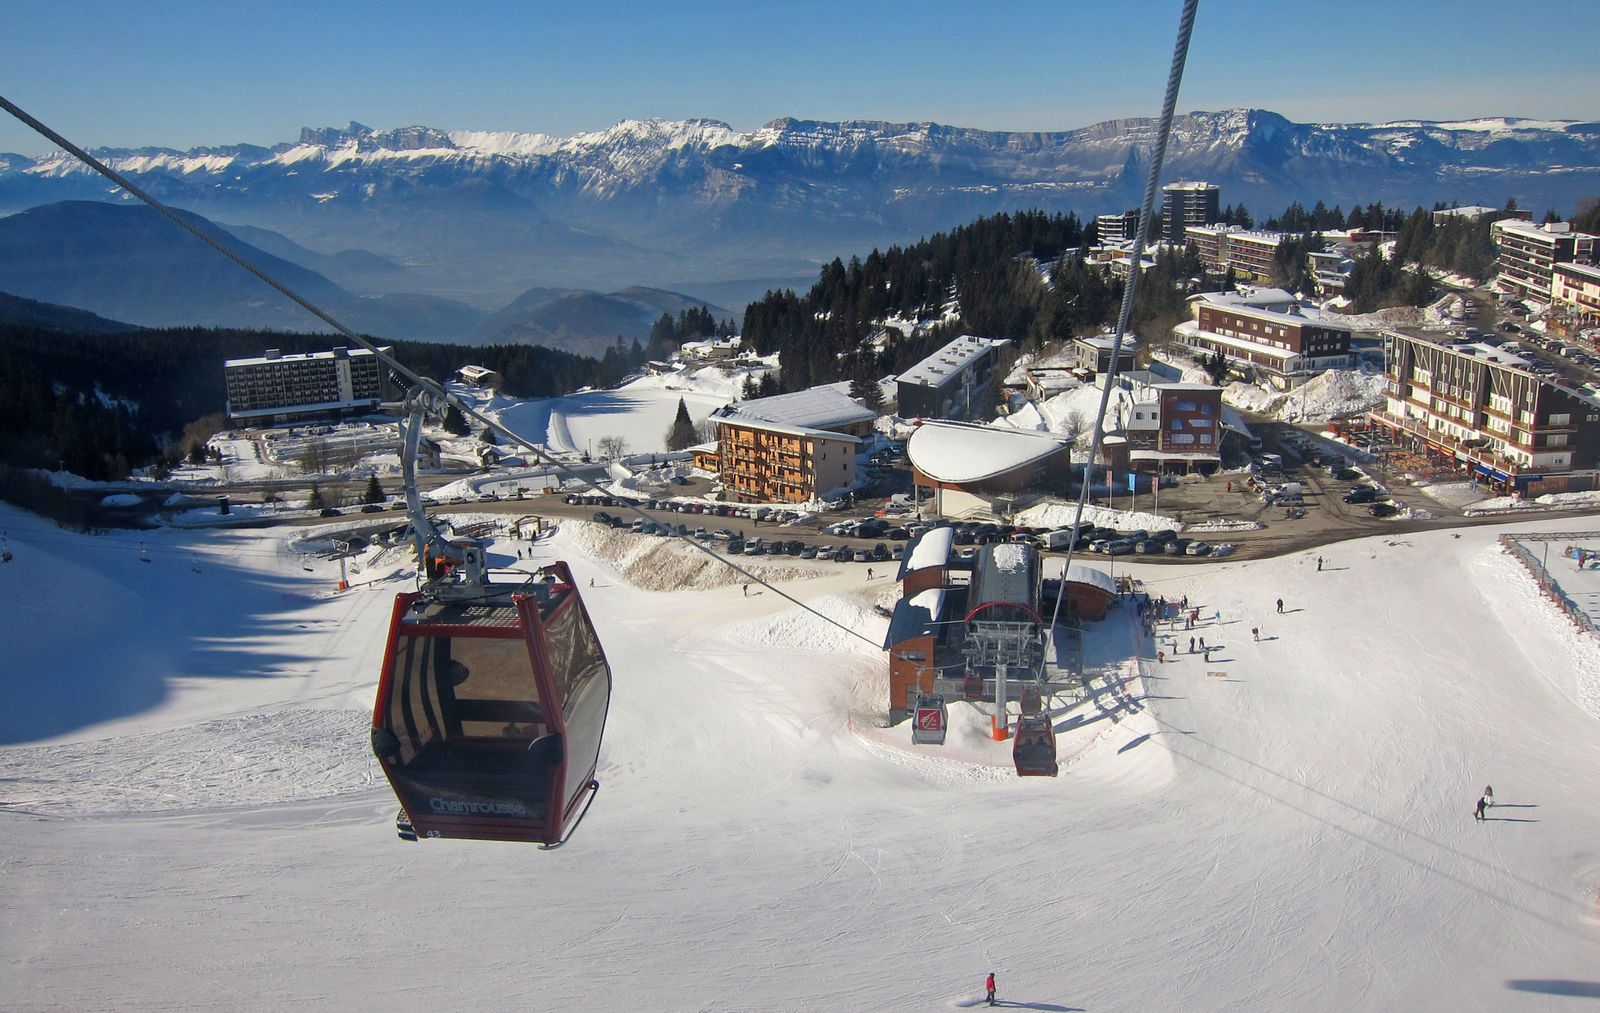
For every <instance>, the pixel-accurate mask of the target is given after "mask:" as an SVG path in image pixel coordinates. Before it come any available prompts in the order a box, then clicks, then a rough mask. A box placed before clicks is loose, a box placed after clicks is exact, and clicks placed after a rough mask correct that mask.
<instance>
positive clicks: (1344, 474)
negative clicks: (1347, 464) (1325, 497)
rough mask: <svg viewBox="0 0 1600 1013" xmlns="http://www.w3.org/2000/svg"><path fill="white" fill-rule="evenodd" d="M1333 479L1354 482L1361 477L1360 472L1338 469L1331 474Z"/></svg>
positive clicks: (1352, 469) (1350, 469)
mask: <svg viewBox="0 0 1600 1013" xmlns="http://www.w3.org/2000/svg"><path fill="white" fill-rule="evenodd" d="M1333 477H1334V478H1336V479H1338V480H1339V481H1341V482H1354V481H1356V480H1357V479H1359V478H1360V477H1361V472H1359V471H1357V470H1355V469H1354V468H1340V469H1339V470H1337V471H1335V472H1334V473H1333Z"/></svg>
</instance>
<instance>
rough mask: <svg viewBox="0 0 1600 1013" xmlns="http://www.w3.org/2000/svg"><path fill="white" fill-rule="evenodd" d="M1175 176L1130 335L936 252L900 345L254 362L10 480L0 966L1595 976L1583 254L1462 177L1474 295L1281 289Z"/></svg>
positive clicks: (378, 981) (479, 985)
mask: <svg viewBox="0 0 1600 1013" xmlns="http://www.w3.org/2000/svg"><path fill="white" fill-rule="evenodd" d="M1166 198H1167V207H1166V210H1165V214H1164V215H1163V218H1162V221H1163V222H1164V226H1163V227H1164V228H1165V229H1167V230H1168V233H1167V235H1166V237H1165V238H1166V239H1167V240H1170V242H1171V245H1170V246H1168V247H1162V246H1159V245H1158V246H1155V247H1152V249H1154V250H1156V251H1157V253H1156V256H1158V257H1168V256H1171V255H1173V254H1172V252H1171V251H1176V250H1178V249H1180V248H1187V249H1188V250H1189V251H1190V252H1191V253H1197V255H1198V257H1199V260H1200V264H1199V273H1197V274H1196V275H1195V276H1194V277H1193V278H1192V279H1188V280H1184V281H1182V282H1181V284H1180V285H1179V292H1178V294H1177V299H1176V305H1179V306H1181V307H1182V309H1181V313H1180V315H1179V317H1178V318H1177V319H1176V320H1173V321H1169V322H1168V323H1166V324H1165V325H1164V329H1163V330H1162V331H1161V332H1160V333H1148V332H1147V333H1126V334H1123V335H1122V336H1121V337H1120V338H1119V337H1118V336H1117V334H1116V332H1115V329H1114V328H1113V329H1110V330H1096V329H1090V330H1089V331H1088V332H1087V333H1084V334H1083V335H1082V336H1079V337H1076V338H1069V339H1060V340H1050V341H1044V342H1038V341H1031V340H1024V336H1023V335H1019V334H1010V335H1007V334H992V333H991V334H976V333H970V332H965V331H955V332H953V333H944V334H942V335H941V334H940V331H939V328H940V327H941V325H942V324H943V322H945V321H949V320H955V319H959V318H961V317H962V316H963V314H964V312H965V311H964V310H963V309H962V307H961V306H960V305H959V298H960V293H959V292H957V291H953V292H950V293H948V294H947V296H946V299H947V300H949V301H947V302H946V303H945V304H944V305H943V306H939V307H935V312H932V313H930V314H929V315H927V316H923V317H918V318H908V317H905V316H903V315H897V314H886V315H885V316H883V317H882V318H881V319H880V320H879V321H878V322H877V324H876V326H875V327H874V328H872V329H871V330H870V331H869V332H868V333H867V334H866V335H865V339H864V340H865V344H866V347H867V348H868V349H873V348H876V349H878V350H879V351H883V350H885V349H889V348H893V347H895V346H897V345H899V344H900V343H905V342H913V341H918V340H922V341H924V343H925V347H926V349H927V351H926V352H925V354H923V355H922V357H921V358H919V359H917V360H916V361H914V362H912V363H910V364H909V365H908V366H906V367H905V368H902V369H900V370H898V371H896V372H893V373H887V374H885V373H874V372H867V371H860V372H857V373H856V378H855V379H847V380H836V381H823V382H818V383H815V384H810V385H804V386H794V385H790V384H782V383H780V380H781V377H782V374H783V373H784V372H785V371H786V370H788V369H791V368H795V367H792V366H791V365H790V362H791V360H790V359H789V358H788V354H787V353H786V352H785V353H780V352H777V351H773V350H771V349H770V348H769V349H767V350H763V349H761V348H759V347H757V344H758V343H757V342H756V341H754V340H752V339H751V338H750V336H749V335H748V334H743V333H738V329H737V328H734V327H732V326H715V327H713V326H707V327H705V328H703V329H702V332H701V333H698V334H693V335H691V336H688V337H686V338H684V339H683V340H681V341H679V342H678V343H677V345H676V346H675V347H673V348H671V349H666V350H662V351H658V353H657V357H655V358H647V359H642V360H641V361H640V362H639V363H638V364H637V365H636V366H634V367H633V368H632V369H631V372H630V373H629V375H627V376H625V377H623V378H622V379H621V380H620V381H619V382H616V383H614V384H611V385H606V386H603V387H598V386H590V387H586V388H583V389H577V390H572V391H570V392H566V393H559V394H554V395H549V396H534V397H528V396H518V395H514V394H511V393H508V392H507V391H506V390H505V389H504V386H505V383H504V379H503V377H502V375H501V373H500V372H499V370H497V369H496V368H494V366H493V365H492V364H485V363H484V362H481V361H479V362H473V361H459V362H456V363H454V364H453V365H452V366H451V367H450V368H451V369H452V370H453V372H451V373H450V374H449V375H448V376H443V377H438V379H441V380H444V381H445V383H444V384H443V385H442V386H439V387H438V388H437V390H438V394H437V395H430V394H429V393H428V391H429V390H430V389H433V388H430V387H428V386H427V385H426V384H424V386H422V387H418V386H417V385H416V384H415V383H413V382H411V381H410V380H409V379H408V378H407V377H405V376H403V375H401V374H399V373H397V372H396V371H395V369H394V368H391V366H390V365H388V364H387V361H386V357H389V356H391V355H394V356H396V357H397V361H400V362H403V361H404V360H403V357H402V356H400V355H399V353H397V352H395V349H394V347H393V346H391V345H387V344H385V345H381V346H375V348H374V349H373V350H369V349H367V348H362V347H352V346H350V345H349V344H347V343H345V342H344V341H342V340H338V339H333V340H322V341H321V347H310V348H307V349H306V350H301V351H295V350H286V349H285V348H280V347H267V346H265V345H262V346H261V347H259V348H256V349H254V350H252V351H251V352H250V354H241V355H236V356H233V357H228V358H221V357H219V358H216V359H214V360H213V361H212V362H211V365H210V367H209V368H211V369H212V370H214V371H215V372H216V373H218V374H221V382H222V384H223V386H224V387H225V390H226V404H227V408H226V417H225V418H224V419H223V420H222V421H221V422H220V423H219V424H218V425H217V426H215V427H214V428H213V429H212V431H210V432H209V433H207V434H204V435H203V436H202V437H201V438H200V439H199V441H198V442H197V443H196V444H195V445H194V447H193V449H192V451H191V452H190V453H189V454H188V455H187V456H186V458H185V459H184V460H181V461H178V462H176V463H175V464H173V465H172V466H170V467H164V468H159V469H150V470H147V471H145V472H142V473H135V474H132V475H129V476H128V477H126V478H114V479H109V480H99V481H90V480H88V479H86V478H82V477H75V476H74V475H72V474H70V473H68V472H67V471H65V470H54V471H52V470H49V469H46V470H44V471H41V472H39V473H38V474H40V475H43V476H45V477H46V478H48V480H49V486H50V488H51V489H53V490H54V492H52V493H51V497H54V498H53V499H52V498H48V497H47V498H46V499H47V500H48V503H53V504H55V505H54V506H48V507H40V508H39V509H41V510H43V511H44V513H38V512H31V511H30V510H26V509H23V508H22V507H19V506H10V505H7V506H4V507H0V511H3V512H0V529H3V532H4V560H5V562H4V564H3V565H0V593H3V595H4V601H5V610H6V614H7V616H8V617H9V621H8V623H7V627H6V638H5V641H6V650H5V657H6V662H5V665H4V669H5V673H6V675H5V678H4V685H5V687H6V689H7V694H8V700H9V705H8V706H7V707H6V708H4V710H3V711H0V840H3V842H4V847H3V848H0V870H3V873H4V883H5V898H6V899H5V902H4V908H5V911H6V915H7V917H6V924H7V925H8V929H7V930H6V931H5V932H3V933H0V954H3V956H4V966H5V968H6V973H5V974H4V975H3V976H0V1005H3V1006H4V1007H5V1008H7V1009H16V1010H22V1009H166V1008H195V1007H198V1008H208V1009H219V1008H245V1007H250V1008H258V1007H265V1008H282V1007H290V1006H306V1005H310V1006H316V1007H324V1008H339V1009H378V1008H387V1007H390V1006H393V1005H396V1004H399V1005H407V1004H415V1003H423V1004H426V1005H429V1006H436V1007H441V1008H447V1009H455V1008H537V1009H567V1008H571V1009H595V1010H601V1009H606V1010H612V1009H816V1008H821V1007H824V1006H826V1007H833V1008H846V1009H942V1008H951V1007H962V1006H971V1005H975V1004H978V1003H981V1002H983V1001H985V999H984V998H982V997H985V996H987V995H988V994H992V993H994V992H998V997H999V998H998V1001H999V1002H1000V1004H1001V1005H1005V1006H1010V1007H1013V1008H1019V1009H1039V1010H1068V1009H1236V1008H1251V1009H1282V1010H1291V1009H1293V1010H1299V1009H1306V1010H1311V1009H1347V1008H1355V1009H1418V1010H1422V1009H1428V1010H1447V1009H1449V1010H1454V1009H1506V1010H1520V1009H1540V1010H1543V1009H1558V1008H1561V1009H1564V1008H1577V1007H1576V1006H1570V1005H1569V1004H1571V1003H1574V1002H1577V1003H1578V1004H1579V1005H1582V1001H1583V1000H1585V999H1587V1000H1589V1001H1590V1002H1592V1001H1593V1000H1594V999H1595V998H1596V997H1597V996H1600V804H1597V802H1596V800H1597V799H1600V734H1597V732H1600V725H1597V722H1600V639H1597V633H1596V629H1595V625H1596V623H1597V622H1600V525H1597V524H1596V523H1595V521H1594V508H1595V503H1596V500H1597V498H1600V485H1597V481H1596V476H1597V472H1600V461H1597V453H1600V396H1597V392H1600V378H1597V376H1596V374H1595V373H1594V372H1593V371H1592V368H1593V367H1595V366H1600V351H1596V349H1595V338H1596V335H1597V333H1600V331H1597V330H1596V329H1595V327H1596V325H1597V324H1600V319H1597V317H1596V314H1597V313H1600V302H1597V301H1596V295H1595V293H1596V285H1597V283H1600V282H1597V276H1596V273H1595V272H1596V270H1597V269H1596V268H1595V267H1594V266H1592V263H1593V259H1594V258H1593V239H1592V237H1590V236H1588V235H1584V234H1577V233H1573V232H1571V231H1564V230H1563V229H1562V228H1558V227H1555V226H1551V225H1534V224H1532V223H1531V222H1529V221H1527V220H1526V216H1517V215H1514V214H1510V213H1501V212H1497V211H1490V210H1489V209H1474V208H1453V209H1448V210H1443V211H1440V212H1438V214H1439V216H1440V223H1441V224H1440V226H1439V227H1441V228H1445V227H1456V226H1453V225H1451V224H1449V223H1451V222H1456V221H1465V220H1467V219H1468V218H1471V217H1472V216H1482V215H1488V216H1491V218H1492V221H1493V226H1494V228H1495V230H1496V236H1497V239H1498V249H1499V257H1500V260H1499V262H1498V264H1497V266H1496V269H1495V270H1494V271H1493V272H1492V274H1491V278H1490V281H1491V283H1490V284H1487V285H1476V284H1474V283H1473V282H1472V281H1471V280H1470V279H1467V280H1461V279H1454V280H1452V279H1445V280H1444V281H1443V282H1442V283H1440V284H1439V285H1438V290H1437V293H1436V295H1434V296H1433V297H1431V298H1430V299H1429V300H1428V302H1427V303H1426V305H1424V306H1422V307H1410V308H1401V309H1383V310H1378V311H1371V312H1355V311H1354V310H1355V308H1356V307H1355V306H1354V305H1353V303H1352V301H1351V299H1349V298H1347V297H1346V296H1344V295H1343V294H1342V289H1341V286H1342V285H1343V284H1344V283H1345V282H1346V281H1347V280H1348V275H1349V272H1350V270H1351V267H1352V265H1353V264H1359V263H1361V262H1362V261H1363V260H1364V259H1366V258H1369V257H1371V256H1372V255H1373V254H1372V252H1371V251H1373V250H1380V251H1381V250H1382V249H1384V247H1385V244H1392V243H1394V242H1395V237H1394V236H1393V235H1392V234H1386V233H1384V231H1383V230H1382V227H1381V223H1378V224H1375V225H1374V226H1373V227H1370V228H1369V227H1365V226H1361V227H1357V228H1354V229H1347V230H1344V231H1337V230H1333V229H1329V230H1327V231H1323V232H1320V233H1319V235H1320V236H1321V237H1322V238H1321V240H1320V241H1319V242H1318V243H1317V244H1315V248H1314V249H1304V250H1302V251H1300V253H1299V254H1298V255H1299V256H1301V257H1302V258H1303V259H1302V260H1301V261H1300V262H1298V265H1291V266H1297V267H1298V268H1299V269H1300V270H1299V274H1300V276H1301V281H1302V283H1303V284H1304V287H1303V288H1300V289H1297V291H1298V294H1294V293H1291V291H1289V290H1287V289H1285V288H1283V287H1281V285H1283V284H1284V279H1283V277H1282V274H1283V272H1282V266H1283V261H1282V260H1274V257H1275V255H1276V254H1275V251H1276V250H1278V249H1282V248H1283V247H1284V245H1285V244H1288V243H1298V242H1300V239H1299V237H1298V236H1296V235H1295V234H1292V233H1289V232H1282V233H1267V232H1263V231H1259V230H1250V229H1244V228H1242V227H1237V226H1230V225H1227V224H1223V223H1220V222H1219V218H1220V214H1219V210H1218V207H1217V203H1218V200H1217V192H1216V188H1215V187H1211V186H1209V185H1207V184H1201V183H1180V184H1176V185H1174V186H1169V187H1168V188H1167V190H1166ZM1186 222H1187V223H1186ZM1096 227H1097V232H1096V234H1097V239H1096V241H1095V243H1094V244H1093V245H1092V246H1089V247H1085V248H1080V249H1077V250H1074V251H1071V252H1062V253H1061V254H1059V260H1058V263H1061V262H1065V260H1066V259H1067V258H1073V262H1074V264H1075V265H1077V266H1076V267H1075V268H1074V269H1075V270H1079V269H1081V270H1089V271H1093V272H1097V274H1098V276H1099V277H1100V278H1102V279H1103V280H1104V284H1106V285H1108V286H1109V285H1113V284H1117V283H1118V281H1117V279H1118V278H1119V277H1125V276H1126V274H1127V272H1128V271H1129V269H1130V261H1129V259H1128V255H1129V253H1130V251H1131V250H1132V249H1133V248H1134V245H1135V244H1134V243H1133V240H1132V237H1127V236H1124V235H1123V234H1122V233H1123V231H1126V230H1134V229H1136V228H1137V215H1134V217H1133V218H1132V219H1129V218H1128V217H1127V216H1118V215H1113V216H1106V217H1104V218H1102V219H1101V220H1100V221H1099V222H1097V223H1096ZM1484 227H1485V228H1487V227H1488V222H1487V221H1485V223H1484ZM1379 255H1380V256H1381V255H1382V254H1381V253H1380V254H1379ZM1274 264H1276V265H1277V267H1274V266H1273V265H1274ZM1024 266H1025V267H1026V268H1027V270H1028V271H1030V272H1032V273H1033V274H1034V275H1035V276H1036V277H1042V278H1043V279H1045V281H1046V283H1047V284H1055V283H1056V282H1057V281H1059V280H1060V279H1061V278H1063V277H1064V274H1063V270H1064V269H1063V268H1060V267H1059V266H1058V267H1054V268H1053V267H1052V266H1051V264H1050V263H1047V262H1038V263H1035V262H1025V263H1024ZM1356 271H1357V275H1358V280H1359V272H1360V269H1359V268H1357V269H1356ZM825 273H826V272H825ZM1402 280H1403V279H1402ZM1274 283H1276V284H1274ZM752 312H754V311H752ZM752 319H754V317H751V316H747V320H746V323H747V326H746V328H745V330H746V331H748V330H749V322H750V321H751V320H752ZM673 326H674V322H673V321H672V320H671V319H670V318H669V319H668V320H667V321H666V332H667V333H671V332H672V330H673ZM929 334H933V335H936V336H937V337H936V340H932V341H928V340H927V336H928V335H929ZM298 347H304V346H298ZM861 361H862V362H865V363H870V362H873V361H878V360H877V359H875V358H873V357H872V355H867V356H864V357H863V358H862V360H861ZM63 503H65V504H68V505H69V507H70V508H71V509H78V510H80V511H82V512H81V513H80V514H75V515H71V516H76V517H80V518H81V517H89V518H92V520H90V521H88V522H83V521H81V520H80V521H78V522H72V521H70V520H67V521H64V522H63V523H59V524H58V523H53V522H52V520H51V519H49V518H48V517H47V516H46V515H45V514H50V515H51V516H56V517H67V516H68V515H69V514H70V509H69V507H63V506H62V504H63ZM52 511H53V512H52ZM63 511H66V512H65V513H64V512H63ZM541 849H543V850H544V851H549V852H550V853H548V854H545V853H542V852H541ZM991 975H992V976H993V977H992V978H991V977H989V976H991ZM984 986H987V987H984Z"/></svg>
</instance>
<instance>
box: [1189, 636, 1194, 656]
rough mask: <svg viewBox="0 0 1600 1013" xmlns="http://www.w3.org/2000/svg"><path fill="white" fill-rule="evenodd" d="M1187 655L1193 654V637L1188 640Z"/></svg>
mask: <svg viewBox="0 0 1600 1013" xmlns="http://www.w3.org/2000/svg"><path fill="white" fill-rule="evenodd" d="M1189 653H1190V654H1193V653H1194V638H1193V637H1190V638H1189Z"/></svg>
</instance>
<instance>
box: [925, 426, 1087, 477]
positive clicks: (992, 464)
mask: <svg viewBox="0 0 1600 1013" xmlns="http://www.w3.org/2000/svg"><path fill="white" fill-rule="evenodd" d="M1068 445H1069V444H1068V442H1067V439H1066V437H1064V436H1060V435H1058V434H1055V433H1040V432H1029V431H1024V430H1018V429H1003V428H1000V427H997V426H984V425H977V424H975V423H967V422H924V423H923V424H922V425H920V426H918V427H917V428H916V431H915V432H913V433H912V434H911V439H910V440H909V441H907V443H906V456H907V457H908V458H910V460H911V463H912V465H913V466H915V467H916V469H917V470H918V471H920V472H922V473H923V474H924V475H927V476H928V477H929V478H932V479H937V480H938V481H941V482H978V481H982V480H983V479H986V478H993V477H994V476H996V475H1003V474H1005V473H1006V472H1008V471H1015V470H1016V469H1018V468H1024V467H1031V466H1033V465H1035V464H1037V463H1038V462H1039V461H1042V460H1044V459H1045V458H1047V457H1051V456H1053V455H1055V454H1059V453H1064V452H1065V451H1066V449H1067V447H1068Z"/></svg>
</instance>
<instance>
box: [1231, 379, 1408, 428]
mask: <svg viewBox="0 0 1600 1013" xmlns="http://www.w3.org/2000/svg"><path fill="white" fill-rule="evenodd" d="M1222 400H1223V401H1225V402H1227V403H1228V404H1230V405H1232V406H1233V407H1235V408H1238V409H1240V410H1241V411H1247V412H1253V413H1255V414H1257V415H1265V416H1267V417H1269V418H1275V419H1280V420H1283V421H1305V422H1325V421H1327V420H1328V419H1330V418H1335V417H1338V416H1341V415H1351V414H1354V413H1356V412H1363V411H1367V410H1368V409H1370V408H1373V407H1376V406H1377V405H1378V404H1380V403H1381V402H1382V401H1383V376H1382V374H1378V373H1372V374H1365V373H1358V372H1355V371H1354V370H1349V369H1330V370H1328V371H1326V372H1324V373H1322V374H1320V375H1318V376H1314V377H1312V378H1311V379H1310V380H1307V381H1306V382H1305V383H1304V384H1302V385H1301V386H1299V387H1297V388H1295V389H1294V390H1293V391H1269V390H1264V389H1263V388H1261V387H1258V386H1256V385H1254V384H1249V383H1244V382H1241V381H1235V382H1233V383H1230V384H1228V385H1227V386H1226V387H1224V388H1223V389H1222Z"/></svg>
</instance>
